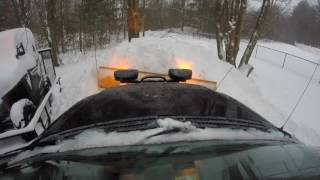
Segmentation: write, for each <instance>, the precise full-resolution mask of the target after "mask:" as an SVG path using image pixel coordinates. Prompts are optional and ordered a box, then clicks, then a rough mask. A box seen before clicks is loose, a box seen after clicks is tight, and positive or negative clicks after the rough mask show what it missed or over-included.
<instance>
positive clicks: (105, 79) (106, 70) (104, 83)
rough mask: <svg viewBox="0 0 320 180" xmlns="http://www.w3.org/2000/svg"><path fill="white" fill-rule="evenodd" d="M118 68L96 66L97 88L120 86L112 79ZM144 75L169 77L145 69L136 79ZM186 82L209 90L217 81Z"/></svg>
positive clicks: (199, 80)
mask: <svg viewBox="0 0 320 180" xmlns="http://www.w3.org/2000/svg"><path fill="white" fill-rule="evenodd" d="M118 70H123V69H122V68H115V67H106V66H100V67H99V68H98V76H97V77H98V86H99V88H111V87H116V86H120V82H119V81H116V80H115V79H114V72H115V71H118ZM145 76H163V77H166V78H167V79H169V76H168V74H160V73H154V72H146V71H139V77H138V79H141V78H142V77H145ZM186 83H188V84H197V85H201V86H204V87H207V88H209V89H211V90H216V89H217V82H215V81H209V80H204V79H197V78H192V79H191V80H187V82H186Z"/></svg>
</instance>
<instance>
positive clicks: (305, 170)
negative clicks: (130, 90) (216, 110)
mask: <svg viewBox="0 0 320 180" xmlns="http://www.w3.org/2000/svg"><path fill="white" fill-rule="evenodd" d="M308 151H309V150H308V149H306V148H305V147H303V146H301V145H296V144H293V145H286V144H281V143H271V142H267V141H266V142H263V141H261V142H259V143H256V142H252V141H251V142H250V141H237V142H234V141H228V142H221V141H203V142H193V143H177V144H162V145H149V146H146V145H142V146H123V147H109V148H95V149H87V150H81V151H73V152H66V153H56V154H53V155H45V154H44V155H39V156H36V157H34V158H30V159H27V160H24V161H22V162H20V163H17V164H15V165H13V167H11V168H9V169H7V170H3V171H0V175H1V177H2V178H4V179H24V180H28V179H34V180H35V179H39V180H40V179H52V180H53V179H54V180H60V179H61V180H62V179H92V180H95V179H110V180H111V179H114V180H116V179H130V180H142V179H168V180H169V179H195V180H196V179H198V180H200V179H201V180H210V179H221V180H222V179H223V180H227V179H270V178H271V179H273V178H274V179H278V178H283V177H286V178H293V177H294V178H299V179H300V178H301V179H309V178H311V177H312V178H319V177H320V171H319V165H320V161H319V159H314V157H316V156H317V153H316V152H311V153H310V152H308ZM275 152H277V154H275ZM297 155H299V157H301V158H298V157H297ZM297 172H299V173H300V174H299V175H298V176H297V174H296V173H297ZM0 179H1V178H0Z"/></svg>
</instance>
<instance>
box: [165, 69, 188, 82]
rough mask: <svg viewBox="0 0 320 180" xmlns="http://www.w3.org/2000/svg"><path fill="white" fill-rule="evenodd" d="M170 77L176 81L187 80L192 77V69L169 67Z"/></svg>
mask: <svg viewBox="0 0 320 180" xmlns="http://www.w3.org/2000/svg"><path fill="white" fill-rule="evenodd" d="M168 74H169V77H170V78H171V79H172V80H175V81H186V80H190V79H192V70H190V69H169V72H168Z"/></svg>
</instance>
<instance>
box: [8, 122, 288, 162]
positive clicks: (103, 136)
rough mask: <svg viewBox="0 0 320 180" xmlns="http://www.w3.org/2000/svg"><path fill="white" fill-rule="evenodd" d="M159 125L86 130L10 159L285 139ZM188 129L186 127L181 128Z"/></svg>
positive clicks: (258, 133) (256, 133)
mask: <svg viewBox="0 0 320 180" xmlns="http://www.w3.org/2000/svg"><path fill="white" fill-rule="evenodd" d="M157 123H158V125H159V127H158V128H155V129H149V130H144V131H130V132H111V133H105V132H104V131H103V130H102V129H90V130H85V131H83V132H82V133H81V134H79V135H77V136H75V137H74V138H72V139H68V140H63V141H61V142H60V143H59V144H57V145H54V146H46V147H43V148H36V149H34V150H32V151H26V152H23V153H21V154H19V155H18V156H17V157H16V158H15V159H14V160H13V161H12V162H11V163H14V162H18V161H20V160H22V159H25V158H28V157H32V156H35V155H37V154H41V153H55V152H66V151H72V150H80V149H87V148H98V147H111V146H131V145H143V144H160V143H173V142H189V141H201V140H222V139H223V140H256V139H261V140H284V139H286V138H285V137H284V136H283V134H282V133H280V132H274V133H266V132H262V131H258V130H255V129H249V130H241V129H238V130H236V129H224V128H207V129H199V128H196V127H195V126H193V125H192V124H191V122H180V121H177V120H174V119H170V118H166V119H159V120H157ZM174 128H179V129H181V130H182V131H181V132H175V133H170V134H160V133H161V132H163V131H166V130H172V129H174ZM183 130H188V131H183Z"/></svg>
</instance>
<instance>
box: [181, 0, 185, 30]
mask: <svg viewBox="0 0 320 180" xmlns="http://www.w3.org/2000/svg"><path fill="white" fill-rule="evenodd" d="M185 6H186V0H182V1H181V11H182V13H181V27H180V28H181V31H182V32H183V31H184V25H185Z"/></svg>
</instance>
